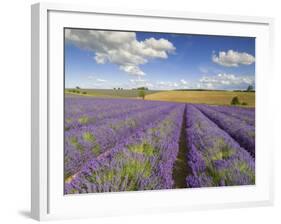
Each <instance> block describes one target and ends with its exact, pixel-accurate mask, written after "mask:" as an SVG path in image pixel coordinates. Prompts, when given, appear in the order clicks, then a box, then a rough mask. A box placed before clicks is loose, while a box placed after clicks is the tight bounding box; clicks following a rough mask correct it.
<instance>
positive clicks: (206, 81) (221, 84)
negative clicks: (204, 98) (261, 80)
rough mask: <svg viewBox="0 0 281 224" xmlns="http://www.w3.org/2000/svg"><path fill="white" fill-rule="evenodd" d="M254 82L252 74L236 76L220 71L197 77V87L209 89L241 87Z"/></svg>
mask: <svg viewBox="0 0 281 224" xmlns="http://www.w3.org/2000/svg"><path fill="white" fill-rule="evenodd" d="M254 84H255V77H254V76H252V75H246V76H245V75H243V76H238V75H234V74H224V73H220V74H218V75H215V76H203V77H202V78H201V79H199V83H198V87H200V88H209V89H243V88H246V87H247V86H248V85H254Z"/></svg>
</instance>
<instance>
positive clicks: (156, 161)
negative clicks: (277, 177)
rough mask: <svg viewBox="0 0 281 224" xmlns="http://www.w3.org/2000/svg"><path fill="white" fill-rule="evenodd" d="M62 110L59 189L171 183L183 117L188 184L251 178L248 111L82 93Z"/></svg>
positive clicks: (166, 185) (133, 187)
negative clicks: (62, 169) (62, 180)
mask: <svg viewBox="0 0 281 224" xmlns="http://www.w3.org/2000/svg"><path fill="white" fill-rule="evenodd" d="M65 108H66V111H65V172H64V173H65V193H66V194H72V193H93V192H111V191H130V190H146V189H149V190H152V189H169V188H173V187H174V181H173V178H172V176H173V175H172V172H173V166H174V163H175V160H176V157H177V154H178V150H179V139H180V134H181V133H180V132H181V126H182V121H183V119H186V123H187V124H186V125H187V126H186V129H185V130H186V135H187V147H186V148H187V152H188V155H187V157H188V166H189V167H190V168H191V169H190V170H191V173H188V174H186V175H187V179H186V180H187V186H188V187H206V186H223V185H227V186H229V185H248V184H254V182H255V161H254V156H255V143H254V142H255V136H254V135H255V127H254V123H255V111H254V110H253V109H245V108H238V107H222V106H206V105H191V104H187V105H185V104H178V103H168V102H155V101H154V102H151V101H141V100H124V99H120V100H117V99H95V98H86V97H67V98H66V101H65ZM185 110H186V117H185V118H183V115H184V111H185Z"/></svg>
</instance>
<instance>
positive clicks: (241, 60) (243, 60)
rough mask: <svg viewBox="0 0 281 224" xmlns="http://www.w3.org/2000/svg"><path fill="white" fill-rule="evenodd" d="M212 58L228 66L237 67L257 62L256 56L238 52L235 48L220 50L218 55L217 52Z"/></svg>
mask: <svg viewBox="0 0 281 224" xmlns="http://www.w3.org/2000/svg"><path fill="white" fill-rule="evenodd" d="M212 60H213V62H214V63H217V64H219V65H222V66H226V67H237V66H239V65H250V64H252V63H254V62H255V57H254V56H252V55H250V54H248V53H246V52H238V51H234V50H228V51H227V52H225V51H220V52H219V54H218V55H216V54H215V53H214V54H213V55H212Z"/></svg>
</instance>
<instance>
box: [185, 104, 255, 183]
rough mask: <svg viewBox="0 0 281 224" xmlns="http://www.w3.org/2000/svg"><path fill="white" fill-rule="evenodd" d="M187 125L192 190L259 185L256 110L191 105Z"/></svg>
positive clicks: (188, 108) (188, 106) (189, 178)
mask: <svg viewBox="0 0 281 224" xmlns="http://www.w3.org/2000/svg"><path fill="white" fill-rule="evenodd" d="M249 121H250V122H251V124H252V125H251V124H250V122H249ZM186 123H187V124H186V126H187V127H186V135H187V148H188V155H187V156H188V165H189V167H190V168H191V174H189V175H188V176H187V179H186V181H187V186H188V187H211V186H225V185H226V186H233V185H250V184H254V183H255V160H254V156H255V144H254V142H255V137H254V133H255V131H254V130H255V127H254V110H251V109H244V108H236V107H234V108H230V107H218V106H206V105H187V113H186Z"/></svg>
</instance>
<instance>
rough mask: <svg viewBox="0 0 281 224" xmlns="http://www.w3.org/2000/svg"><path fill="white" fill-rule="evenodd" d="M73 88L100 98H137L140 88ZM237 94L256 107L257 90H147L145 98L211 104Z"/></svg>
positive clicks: (218, 103)
mask: <svg viewBox="0 0 281 224" xmlns="http://www.w3.org/2000/svg"><path fill="white" fill-rule="evenodd" d="M72 90H73V89H66V90H65V93H66V94H74V95H81V96H85V97H86V96H88V97H100V98H135V99H141V98H140V97H139V90H128V89H127V90H126V89H125V90H113V89H79V90H76V91H79V93H78V92H76V93H73V92H72ZM235 96H237V97H238V99H239V101H240V103H242V102H244V103H246V104H247V105H246V107H255V92H233V91H207V90H206V91H199V90H195V91H193V90H189V91H178V90H177V91H175V90H170V91H157V90H146V91H145V100H157V101H171V102H182V103H199V104H210V105H230V102H231V100H232V98H233V97H235Z"/></svg>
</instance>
